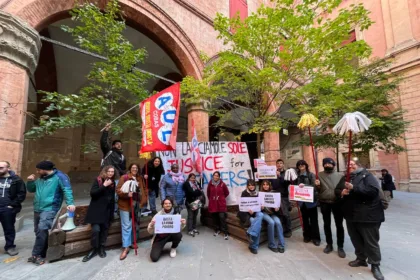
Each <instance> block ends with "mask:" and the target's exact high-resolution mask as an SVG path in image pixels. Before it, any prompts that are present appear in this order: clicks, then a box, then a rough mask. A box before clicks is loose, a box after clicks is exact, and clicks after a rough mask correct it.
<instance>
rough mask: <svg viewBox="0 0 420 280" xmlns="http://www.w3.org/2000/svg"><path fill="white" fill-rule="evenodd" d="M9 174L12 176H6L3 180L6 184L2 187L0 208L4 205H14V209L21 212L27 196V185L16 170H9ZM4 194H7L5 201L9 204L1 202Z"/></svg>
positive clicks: (0, 190)
mask: <svg viewBox="0 0 420 280" xmlns="http://www.w3.org/2000/svg"><path fill="white" fill-rule="evenodd" d="M9 174H10V176H9V177H7V178H4V180H3V182H1V183H2V184H5V185H3V188H1V187H0V208H1V207H3V206H4V207H7V206H12V207H13V210H14V211H15V212H16V213H19V212H20V210H21V209H22V202H23V201H24V200H25V198H26V185H25V183H24V182H23V180H22V179H21V178H20V177H19V176H18V175H16V174H15V172H13V171H9ZM6 179H7V182H6ZM6 185H7V186H6ZM6 188H7V189H6ZM3 194H4V195H7V198H6V199H4V202H5V204H8V205H2V203H1V200H2V196H3ZM6 200H7V202H6Z"/></svg>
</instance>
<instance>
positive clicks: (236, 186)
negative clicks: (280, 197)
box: [157, 142, 252, 205]
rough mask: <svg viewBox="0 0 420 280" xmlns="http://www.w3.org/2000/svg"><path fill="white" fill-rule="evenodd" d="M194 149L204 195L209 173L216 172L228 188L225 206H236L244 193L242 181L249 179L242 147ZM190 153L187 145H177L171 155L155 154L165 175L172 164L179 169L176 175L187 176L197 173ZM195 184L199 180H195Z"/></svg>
mask: <svg viewBox="0 0 420 280" xmlns="http://www.w3.org/2000/svg"><path fill="white" fill-rule="evenodd" d="M198 148H199V150H200V160H201V163H200V166H201V168H202V173H201V175H202V177H203V178H202V179H203V180H202V181H203V187H204V193H205V194H206V193H207V192H206V190H207V185H208V182H209V181H211V177H212V174H213V172H215V171H219V172H220V175H221V179H222V181H223V182H224V183H225V184H226V186H227V187H228V188H229V196H228V197H227V198H226V203H227V205H238V204H239V198H240V197H241V194H242V191H243V190H245V187H246V181H247V180H248V179H250V177H251V176H252V169H251V162H250V160H249V155H248V149H247V146H246V143H244V142H199V143H198ZM191 150H192V147H191V143H190V142H178V143H176V150H175V151H164V152H157V156H159V157H160V158H161V159H162V161H163V167H164V169H165V171H166V172H168V171H170V169H171V164H174V163H176V164H178V165H179V171H180V172H182V173H183V174H184V175H185V176H188V174H190V173H195V174H197V173H198V172H197V171H196V169H195V167H194V164H193V160H192V159H191V158H192V154H191ZM197 180H200V178H199V177H197Z"/></svg>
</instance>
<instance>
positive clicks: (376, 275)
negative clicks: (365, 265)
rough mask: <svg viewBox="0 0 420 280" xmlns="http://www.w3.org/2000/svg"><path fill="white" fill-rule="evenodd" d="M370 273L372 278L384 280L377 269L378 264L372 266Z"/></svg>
mask: <svg viewBox="0 0 420 280" xmlns="http://www.w3.org/2000/svg"><path fill="white" fill-rule="evenodd" d="M370 270H371V271H372V274H373V277H374V278H375V279H377V280H384V279H385V277H384V276H383V275H382V272H381V270H380V269H379V264H372V267H371V269H370Z"/></svg>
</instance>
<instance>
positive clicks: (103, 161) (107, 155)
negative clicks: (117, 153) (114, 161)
mask: <svg viewBox="0 0 420 280" xmlns="http://www.w3.org/2000/svg"><path fill="white" fill-rule="evenodd" d="M111 154H112V150H110V151H109V152H108V153H107V154H106V155H105V157H104V158H103V159H102V160H101V168H103V167H104V164H105V160H106V159H107V158H108V157H109V156H110V155H111Z"/></svg>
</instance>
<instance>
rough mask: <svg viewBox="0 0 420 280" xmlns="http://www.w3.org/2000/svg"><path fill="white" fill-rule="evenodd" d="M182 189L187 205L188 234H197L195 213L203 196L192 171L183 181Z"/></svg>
mask: <svg viewBox="0 0 420 280" xmlns="http://www.w3.org/2000/svg"><path fill="white" fill-rule="evenodd" d="M183 189H184V192H185V197H186V199H185V206H186V207H187V211H188V219H187V226H188V234H189V235H191V236H192V237H194V236H195V235H196V234H199V232H198V230H197V228H196V226H197V214H198V211H199V209H200V204H201V203H202V199H203V196H204V194H203V190H202V189H201V186H200V185H199V184H198V183H197V181H196V177H195V174H194V173H191V174H190V175H188V179H187V181H186V182H185V183H184V186H183Z"/></svg>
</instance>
